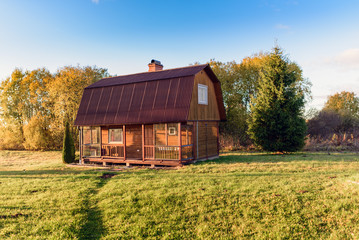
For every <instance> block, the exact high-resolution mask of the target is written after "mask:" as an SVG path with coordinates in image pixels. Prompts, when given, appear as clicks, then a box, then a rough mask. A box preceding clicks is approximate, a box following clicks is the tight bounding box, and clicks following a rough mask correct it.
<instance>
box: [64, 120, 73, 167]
mask: <svg viewBox="0 0 359 240" xmlns="http://www.w3.org/2000/svg"><path fill="white" fill-rule="evenodd" d="M62 161H63V162H64V163H73V162H74V161H75V144H74V139H73V138H72V134H71V132H70V124H69V123H68V122H66V127H65V134H64V141H63V148H62Z"/></svg>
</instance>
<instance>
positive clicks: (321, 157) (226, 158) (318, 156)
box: [196, 152, 359, 165]
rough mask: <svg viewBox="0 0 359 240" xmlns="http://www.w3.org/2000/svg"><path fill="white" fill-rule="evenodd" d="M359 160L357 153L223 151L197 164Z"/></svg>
mask: <svg viewBox="0 0 359 240" xmlns="http://www.w3.org/2000/svg"><path fill="white" fill-rule="evenodd" d="M298 161H305V162H328V161H329V162H338V161H347V162H358V161H359V155H358V154H355V153H338V154H331V155H328V154H327V153H323V152H319V153H308V152H298V153H291V154H271V153H260V152H259V153H245V152H241V153H235V152H234V153H231V152H229V153H223V154H221V155H220V157H219V159H214V160H207V161H203V162H197V163H196V164H198V165H202V164H205V165H206V164H234V163H248V164H250V163H280V162H281V163H283V162H298Z"/></svg>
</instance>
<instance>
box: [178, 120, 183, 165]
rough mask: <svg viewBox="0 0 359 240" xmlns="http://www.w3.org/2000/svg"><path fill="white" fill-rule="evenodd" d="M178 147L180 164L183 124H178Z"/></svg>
mask: <svg viewBox="0 0 359 240" xmlns="http://www.w3.org/2000/svg"><path fill="white" fill-rule="evenodd" d="M178 146H179V154H178V156H179V162H180V163H181V161H182V133H181V123H178Z"/></svg>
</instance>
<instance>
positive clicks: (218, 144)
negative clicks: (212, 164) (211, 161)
mask: <svg viewBox="0 0 359 240" xmlns="http://www.w3.org/2000/svg"><path fill="white" fill-rule="evenodd" d="M219 146H220V143H219V122H217V155H218V156H219Z"/></svg>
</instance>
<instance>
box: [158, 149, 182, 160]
mask: <svg viewBox="0 0 359 240" xmlns="http://www.w3.org/2000/svg"><path fill="white" fill-rule="evenodd" d="M155 159H163V160H166V159H167V160H172V159H173V160H178V159H179V147H178V146H155Z"/></svg>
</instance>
